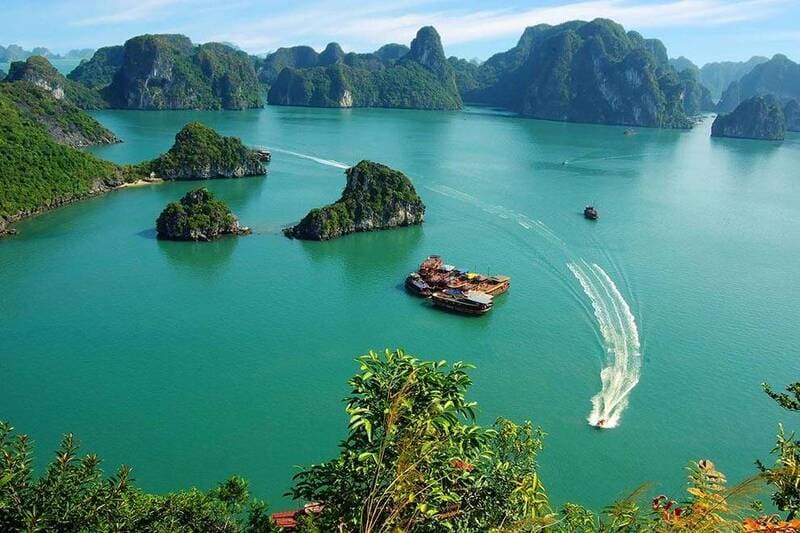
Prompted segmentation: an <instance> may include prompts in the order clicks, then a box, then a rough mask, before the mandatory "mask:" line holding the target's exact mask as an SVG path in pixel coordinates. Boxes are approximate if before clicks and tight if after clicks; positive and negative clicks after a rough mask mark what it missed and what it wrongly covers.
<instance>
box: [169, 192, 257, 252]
mask: <svg viewBox="0 0 800 533" xmlns="http://www.w3.org/2000/svg"><path fill="white" fill-rule="evenodd" d="M156 231H157V233H158V238H159V239H168V240H173V241H211V240H214V239H217V238H219V237H222V236H223V235H246V234H248V233H250V230H249V229H248V228H245V227H242V226H240V225H239V220H238V219H237V218H236V217H235V216H234V215H233V213H231V210H230V208H229V207H228V206H227V205H225V203H224V202H223V201H221V200H218V199H216V198H214V195H213V194H212V193H210V192H209V191H208V189H196V190H194V191H189V192H187V193H186V195H184V197H183V198H181V199H180V201H178V202H172V203H171V204H169V205H167V207H166V208H164V211H162V212H161V214H160V215H159V217H158V219H157V220H156Z"/></svg>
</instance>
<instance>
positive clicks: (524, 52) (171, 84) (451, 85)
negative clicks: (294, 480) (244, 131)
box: [0, 19, 800, 128]
mask: <svg viewBox="0 0 800 533" xmlns="http://www.w3.org/2000/svg"><path fill="white" fill-rule="evenodd" d="M34 52H38V53H39V55H42V57H45V58H46V57H48V56H49V57H51V58H52V57H55V56H54V55H53V54H50V52H49V51H47V50H46V49H39V48H37V49H35V50H33V51H31V52H27V51H24V50H22V49H21V48H20V47H18V46H14V45H12V46H9V47H8V48H0V53H3V54H5V55H6V56H9V55H10V56H11V57H13V58H15V59H19V58H22V57H24V56H26V55H28V56H29V57H28V58H27V60H26V62H25V63H12V68H11V69H10V70H11V72H9V78H10V79H9V81H14V80H17V79H26V80H28V81H32V82H34V83H37V84H38V85H39V86H42V87H45V86H49V87H50V88H51V89H52V90H53V91H61V92H62V93H63V94H64V96H65V97H66V98H67V99H68V100H69V101H70V102H71V103H73V104H74V105H77V106H79V107H82V108H99V107H111V108H121V109H248V108H257V107H261V106H263V105H264V101H265V100H266V102H267V103H269V104H272V105H290V106H312V107H389V108H411V109H443V110H457V109H460V108H461V107H462V106H463V102H468V103H477V104H485V105H492V106H498V107H503V108H507V109H510V110H513V111H515V112H517V113H519V114H520V115H521V116H526V117H533V118H541V119H548V120H559V121H572V122H588V123H598V124H619V125H626V126H650V127H666V128H688V127H691V126H692V124H693V123H694V121H695V118H694V117H695V116H697V115H699V114H701V113H703V112H713V111H718V112H722V113H728V112H730V111H733V109H735V108H736V107H737V106H738V105H739V104H740V103H741V102H742V101H744V100H747V99H749V98H751V97H754V96H762V95H766V94H773V95H775V96H776V97H777V98H778V99H779V100H780V101H782V102H783V103H784V104H785V103H786V102H788V101H789V100H791V99H795V98H798V97H799V96H800V95H798V91H800V82H798V80H799V79H800V72H798V70H800V67H798V66H797V65H796V64H795V63H793V62H792V61H791V60H789V59H788V58H786V57H785V56H781V55H778V56H775V57H773V58H772V59H767V58H764V57H753V58H751V59H750V60H748V61H745V62H720V63H708V64H706V65H704V66H703V67H702V68H700V67H698V66H697V65H695V64H694V63H693V62H692V61H691V60H689V59H687V58H685V57H679V58H673V59H669V56H668V53H667V49H666V47H665V46H664V44H663V43H662V42H661V41H659V40H658V39H646V38H644V37H643V36H642V35H640V34H639V33H637V32H635V31H626V30H625V28H623V27H622V26H621V25H619V24H617V23H616V22H614V21H611V20H607V19H595V20H593V21H591V22H584V21H571V22H566V23H563V24H559V25H556V26H551V25H547V24H540V25H537V26H532V27H529V28H527V29H526V30H525V31H524V32H523V34H522V36H521V37H520V39H519V41H518V43H517V45H516V46H515V47H513V48H511V49H510V50H507V51H505V52H501V53H498V54H495V55H494V56H492V57H491V58H489V59H488V60H487V61H485V62H483V63H479V62H477V61H474V60H473V61H467V60H464V59H459V58H455V57H451V58H449V59H448V58H446V56H445V54H444V49H443V47H442V43H441V39H440V37H439V34H438V33H437V31H436V30H435V29H434V28H433V27H424V28H421V29H420V30H419V32H418V33H417V35H416V37H415V38H414V40H413V41H412V42H411V45H410V46H406V45H403V44H396V43H391V44H387V45H384V46H382V47H381V48H379V49H378V50H376V51H374V52H370V53H354V52H350V53H345V52H344V50H343V49H342V47H341V46H339V45H338V44H337V43H330V44H328V45H327V46H326V47H325V49H324V50H323V51H322V52H317V51H316V50H314V49H313V48H311V47H309V46H295V47H288V48H279V49H278V50H276V51H275V52H272V53H270V54H267V55H266V56H263V57H258V56H251V55H248V54H247V53H245V52H243V51H241V50H239V49H238V48H236V47H235V45H232V44H230V43H206V44H195V43H192V41H191V40H190V39H189V38H188V37H185V36H183V35H140V36H137V37H133V38H132V39H129V40H128V41H126V42H125V43H124V44H123V45H118V46H109V47H105V48H101V49H99V50H97V51H96V52H94V54H92V56H91V58H90V59H88V60H84V61H81V64H80V65H78V66H77V67H76V68H75V69H74V70H73V71H72V72H71V73H69V74H68V76H67V78H66V79H65V78H64V77H63V76H60V75H56V74H57V73H55V70H54V69H52V68H47V65H45V64H44V63H42V61H44V62H45V63H46V59H42V61H39V60H34V61H33V62H32V61H31V58H35V57H37V56H30V54H33V53H34ZM86 52H87V51H75V52H71V53H70V54H68V55H72V56H74V57H77V56H78V55H79V54H85V53H86ZM59 57H60V56H59ZM2 76H3V73H0V79H2ZM81 89H84V90H81ZM716 99H719V100H720V101H719V103H718V104H717V103H715V100H716Z"/></svg>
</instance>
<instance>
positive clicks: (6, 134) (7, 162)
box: [0, 81, 266, 235]
mask: <svg viewBox="0 0 800 533" xmlns="http://www.w3.org/2000/svg"><path fill="white" fill-rule="evenodd" d="M115 141H116V137H114V135H113V134H112V133H111V132H110V131H108V130H107V129H105V128H104V127H102V126H101V125H100V124H99V123H98V122H97V121H96V120H94V119H93V118H92V117H90V116H89V115H87V114H86V113H84V112H83V111H81V110H80V109H78V108H77V107H75V106H73V105H72V104H70V103H69V102H67V101H66V100H63V99H62V100H58V99H56V98H55V97H54V96H53V95H52V93H51V92H49V91H46V90H44V89H41V88H40V87H38V86H36V85H34V84H33V83H32V82H29V81H16V82H13V83H5V82H4V83H0V235H4V234H6V233H9V232H11V230H10V228H9V227H8V224H9V223H10V222H14V221H17V220H20V219H22V218H25V217H28V216H32V215H34V214H37V213H41V212H43V211H46V210H48V209H52V208H55V207H59V206H61V205H64V204H67V203H70V202H74V201H76V200H80V199H82V198H86V197H89V196H94V195H97V194H102V193H104V192H107V191H110V190H113V189H115V188H118V187H121V186H123V185H125V184H126V183H133V182H137V181H152V180H153V178H156V177H157V178H160V179H167V180H180V179H207V178H222V177H229V178H234V177H241V176H254V175H262V174H265V173H266V169H265V168H264V165H263V163H262V162H261V161H260V160H259V155H258V154H257V153H256V152H254V151H253V150H250V149H248V148H246V147H245V146H244V145H243V144H242V142H241V141H240V140H239V139H237V138H235V137H223V136H221V135H219V134H218V133H217V132H215V131H214V130H212V129H211V128H208V127H206V126H203V125H202V124H198V123H191V124H188V125H187V126H185V127H184V128H183V129H182V130H181V131H180V132H179V133H178V134H177V135H176V137H175V144H174V146H173V147H172V148H171V149H170V150H169V151H168V152H167V153H166V154H164V155H162V156H161V157H159V158H157V159H155V160H152V161H147V162H144V163H141V164H138V165H126V166H120V165H116V164H114V163H110V162H108V161H103V160H102V159H99V158H97V157H94V156H93V155H91V154H88V153H85V152H82V151H79V150H76V149H75V148H74V146H86V145H88V144H96V143H104V142H115Z"/></svg>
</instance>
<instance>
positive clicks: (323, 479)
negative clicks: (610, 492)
mask: <svg viewBox="0 0 800 533" xmlns="http://www.w3.org/2000/svg"><path fill="white" fill-rule="evenodd" d="M358 363H359V366H360V371H359V373H358V374H356V375H355V376H354V377H353V378H352V379H351V380H350V386H351V388H352V391H351V394H350V396H349V397H348V398H347V403H346V408H345V409H346V412H347V414H348V416H349V417H350V421H349V425H348V435H347V438H346V439H345V440H344V441H343V442H342V443H341V444H340V446H339V455H338V456H337V457H335V458H334V459H332V460H330V461H327V462H325V463H322V464H319V465H314V466H311V467H309V468H306V469H305V470H303V471H301V472H300V473H299V474H297V476H296V480H295V486H294V488H293V489H292V491H291V494H292V495H293V496H294V497H295V498H299V499H303V500H309V501H311V500H313V501H318V502H321V503H322V506H321V511H320V512H318V513H310V514H298V515H296V517H297V522H298V523H297V528H296V530H297V531H301V532H306V533H310V532H319V531H326V532H327V531H339V532H356V531H358V532H378V531H386V532H400V531H423V532H431V531H460V532H484V531H490V532H499V531H504V532H505V531H515V532H534V531H546V532H585V533H595V532H596V533H601V532H602V533H606V532H608V533H611V532H652V533H684V532H685V533H689V532H718V531H720V532H740V531H741V532H770V533H792V532H797V531H800V519H798V518H797V513H798V505H799V504H800V491H799V490H798V489H799V488H800V469H799V468H798V465H799V464H800V460H799V459H800V456H799V455H798V450H800V446H798V443H797V441H796V440H795V439H794V436H793V435H788V436H787V435H786V434H785V433H784V432H783V430H782V429H781V434H780V435H779V438H778V445H777V446H776V448H775V450H774V452H775V454H776V455H777V460H776V463H775V465H773V466H772V467H766V466H764V465H761V464H760V463H759V466H760V469H761V473H760V474H756V475H754V476H753V477H751V478H749V479H746V480H744V481H743V482H741V483H739V484H736V485H732V486H731V485H729V484H728V481H727V479H726V477H725V475H724V474H723V473H722V472H720V471H718V470H717V468H716V466H715V465H714V463H712V462H711V461H708V460H701V461H697V462H693V463H691V464H690V465H689V467H688V468H687V480H688V483H687V488H686V493H685V494H684V495H683V496H682V497H680V496H678V497H675V498H673V497H671V496H670V495H666V494H662V495H656V496H655V497H653V496H652V495H651V496H647V493H648V486H647V485H643V486H642V487H639V488H638V489H636V490H635V491H633V492H632V493H631V494H630V495H629V496H628V497H626V498H623V499H622V500H620V501H618V502H616V503H614V504H612V505H610V506H608V507H606V508H605V509H603V511H602V512H601V513H594V512H592V511H590V510H587V509H585V508H583V507H581V506H579V505H575V504H567V505H565V506H564V507H563V508H562V509H561V510H555V509H553V508H552V507H551V505H550V502H549V499H548V497H547V492H546V491H545V488H544V485H543V483H542V480H541V479H540V477H539V475H538V465H537V456H538V454H539V452H540V451H541V450H542V441H543V436H544V434H543V433H542V431H541V430H540V429H538V428H536V427H534V426H533V425H532V424H531V423H530V422H524V423H521V424H517V423H514V422H511V421H509V420H505V419H502V418H500V419H498V420H497V421H496V422H495V424H494V425H492V426H491V427H482V426H480V425H478V424H477V423H476V421H475V409H476V408H477V406H476V404H475V403H474V402H471V401H469V400H467V398H466V393H467V391H468V389H469V386H470V385H471V383H472V381H471V379H470V377H469V375H468V370H469V369H470V368H471V367H470V366H469V365H465V364H463V363H455V364H453V365H451V366H448V365H447V364H446V363H445V362H444V361H439V362H432V361H421V360H418V359H416V358H415V357H413V356H411V355H408V354H405V353H404V352H403V351H402V350H398V351H389V350H387V351H385V352H383V353H381V354H378V353H374V352H370V353H368V354H366V355H364V356H362V357H360V358H358ZM764 387H765V390H766V392H767V394H768V395H769V396H770V397H772V398H774V399H775V400H776V401H777V402H778V403H779V405H781V406H783V407H785V408H786V409H788V410H790V411H794V412H796V411H800V383H795V384H792V385H790V386H789V387H787V389H786V391H787V392H786V393H777V392H774V391H773V390H772V389H771V388H770V387H769V386H768V385H765V386H764ZM31 463H32V457H31V450H30V442H29V440H28V439H27V437H25V436H24V435H19V436H16V437H15V436H14V435H13V434H12V428H11V427H10V426H8V424H5V423H0V531H222V532H228V531H231V532H265V531H274V530H275V526H274V525H273V524H272V523H271V521H270V517H269V516H268V514H267V512H266V506H265V505H264V503H263V502H259V501H256V500H251V499H250V498H249V496H248V487H247V482H246V481H244V480H243V479H242V478H239V477H236V476H233V477H231V478H230V479H228V480H227V481H225V482H224V483H222V484H220V485H219V486H218V487H217V488H215V489H213V490H210V491H201V490H197V489H190V490H188V491H181V492H176V493H172V494H167V495H165V496H160V495H153V494H147V493H144V492H142V491H141V490H139V489H137V488H135V486H134V485H133V482H132V480H131V475H130V469H129V468H127V467H121V468H120V469H119V471H118V472H117V473H116V474H115V475H113V476H111V477H109V478H104V477H103V475H102V473H101V471H100V469H99V464H100V461H99V459H98V458H97V457H96V456H94V455H87V456H85V457H82V458H79V457H78V455H77V445H76V444H75V441H74V439H73V437H72V436H71V435H67V436H66V437H65V438H64V441H63V442H62V445H61V448H60V449H59V450H58V452H57V454H56V458H55V460H54V461H53V462H52V463H51V464H49V465H48V466H47V467H46V468H45V469H44V472H43V474H42V475H41V476H40V477H38V478H36V477H35V476H34V473H33V472H32V468H31ZM556 481H557V480H556ZM765 482H766V483H767V484H768V485H769V486H771V487H772V488H773V490H774V493H773V495H772V499H773V502H774V504H775V505H776V506H777V507H778V508H779V509H780V510H781V511H782V512H785V513H786V515H785V516H778V515H765V514H764V512H763V510H762V507H761V505H760V503H759V502H758V500H757V499H756V498H757V496H758V495H759V493H760V491H762V490H763V488H764V486H765V485H764V483H765ZM314 507H315V508H317V509H319V507H320V506H314Z"/></svg>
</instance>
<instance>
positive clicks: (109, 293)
mask: <svg viewBox="0 0 800 533" xmlns="http://www.w3.org/2000/svg"><path fill="white" fill-rule="evenodd" d="M96 116H97V118H98V119H99V120H100V121H101V122H102V123H103V124H105V125H106V126H108V127H109V128H111V129H112V130H113V131H114V132H116V133H117V134H118V135H119V136H120V137H121V138H123V139H124V140H125V142H124V143H123V144H120V145H116V146H110V147H101V148H97V149H95V150H94V152H95V153H96V154H97V155H99V156H101V157H105V158H108V159H111V160H114V161H117V162H120V163H128V162H138V161H141V160H143V159H148V158H152V157H154V156H156V155H157V154H159V153H160V152H162V151H164V150H166V149H168V148H169V146H170V145H171V143H172V139H173V136H174V135H175V133H176V132H177V131H178V130H179V129H180V128H181V127H182V126H183V125H184V124H185V123H187V122H189V121H191V120H199V121H202V122H204V123H206V124H208V125H209V126H212V127H214V128H217V129H218V130H219V131H220V132H222V133H224V134H228V135H237V136H240V137H241V138H242V139H243V140H244V141H245V142H247V143H250V144H253V145H263V146H267V147H270V148H272V149H273V156H274V157H273V162H272V163H271V165H270V173H269V175H268V176H267V177H258V178H247V179H240V180H227V181H225V180H219V181H211V182H204V183H202V185H203V186H206V187H208V188H209V189H211V190H212V191H213V192H214V193H215V194H217V195H218V196H219V197H220V198H222V199H223V200H224V201H226V202H227V203H228V204H229V205H230V206H231V207H232V209H233V211H234V212H235V213H236V214H238V215H239V217H240V219H241V220H242V222H243V223H244V224H246V225H248V226H250V227H251V228H253V230H254V235H252V236H249V237H244V238H239V239H225V240H221V241H218V242H215V243H209V244H188V243H172V242H161V241H158V240H156V239H155V234H154V221H155V219H156V217H157V216H158V214H159V212H160V211H161V209H162V208H163V207H164V206H165V205H166V204H167V203H168V202H170V201H174V200H177V199H178V198H179V197H180V196H181V195H183V193H184V192H185V191H187V190H188V189H190V188H192V187H195V186H197V185H198V184H197V183H171V184H164V185H155V186H147V187H139V188H131V189H127V190H122V191H117V192H114V193H111V194H108V195H106V196H104V197H101V198H96V199H92V200H89V201H85V202H82V203H79V204H75V205H72V206H69V207H66V208H63V209H59V210H57V211H54V212H51V213H48V214H45V215H43V216H40V217H37V218H34V219H31V220H27V221H24V222H22V223H20V224H18V226H17V227H18V229H19V231H20V235H19V236H17V237H15V238H12V239H8V240H5V241H3V242H2V243H0V279H2V281H3V290H2V298H0V316H2V320H0V374H1V375H2V382H0V383H2V385H1V386H0V417H2V418H3V419H7V420H10V421H11V422H12V423H13V424H14V425H15V426H16V427H17V428H18V429H19V430H21V431H25V432H28V433H29V434H31V436H32V437H33V438H34V440H35V445H36V449H37V454H38V455H37V465H39V466H41V465H42V464H43V462H44V459H45V457H48V458H49V457H50V456H51V452H52V450H53V449H54V448H55V447H56V445H57V443H58V441H59V439H60V436H61V435H62V434H63V433H65V432H67V431H72V432H75V433H76V434H77V435H78V436H79V438H80V440H81V441H82V442H83V444H84V446H85V449H86V450H91V451H94V452H97V453H98V454H100V455H101V457H103V459H104V460H105V466H106V469H107V470H109V471H110V470H112V469H114V468H116V465H118V464H120V463H123V462H124V463H129V464H131V465H132V466H133V467H134V473H135V477H136V479H137V480H138V482H139V484H140V485H141V486H143V487H144V488H145V489H148V490H152V491H159V492H165V491H169V490H173V489H178V488H181V487H186V486H190V485H196V486H199V487H203V488H208V487H212V486H213V485H214V484H215V483H216V482H217V481H221V480H223V479H224V478H225V477H226V476H228V475H230V474H233V473H236V474H240V475H243V476H245V477H247V478H248V479H250V481H251V484H252V489H253V491H254V492H255V493H256V495H258V496H260V497H264V498H267V499H269V500H270V501H272V502H273V503H274V504H276V507H285V506H286V505H288V501H287V499H286V498H285V497H283V496H282V494H283V493H284V492H285V491H286V490H287V489H288V488H289V487H290V485H291V476H292V475H293V473H294V472H295V471H296V469H295V465H304V464H309V463H312V462H319V461H322V460H324V459H326V458H330V457H332V456H333V455H334V454H335V453H336V445H337V443H338V441H339V439H341V438H342V437H343V436H344V435H345V427H346V424H347V417H346V416H345V414H344V411H343V404H342V402H341V399H342V398H343V397H344V396H346V394H347V393H348V387H347V385H346V380H347V378H348V377H349V376H351V375H352V374H354V373H355V372H356V370H357V366H356V365H355V364H354V362H353V359H354V358H355V357H356V356H358V355H360V354H362V353H364V352H366V351H367V350H369V349H383V348H384V347H403V348H405V349H406V350H407V351H409V352H412V353H414V354H416V355H418V356H419V357H422V358H426V359H437V360H438V359H447V360H449V361H456V360H464V361H468V362H470V363H473V364H475V365H476V367H477V368H476V369H475V370H474V371H473V377H474V381H475V384H474V386H473V388H472V390H471V393H470V396H471V397H472V398H473V399H475V400H477V401H478V402H479V403H480V406H481V410H480V414H479V417H480V421H481V422H482V423H486V424H490V423H491V422H492V421H493V420H494V419H495V418H496V417H497V416H501V415H502V416H506V417H509V418H512V419H515V420H524V419H531V420H533V421H534V422H535V423H536V424H539V425H541V426H542V427H543V428H544V429H545V431H546V432H547V437H546V441H545V451H544V452H543V453H542V455H541V457H540V462H541V468H542V471H543V475H544V480H545V483H546V485H547V487H548V489H549V491H550V493H551V495H552V497H553V499H554V500H555V502H556V503H562V502H564V501H566V500H571V501H577V502H580V503H583V504H586V505H590V506H594V507H600V506H602V505H604V504H606V503H608V502H610V501H611V500H613V499H614V498H615V497H618V496H620V495H623V494H625V493H626V491H629V490H631V489H633V488H635V487H637V486H638V485H639V484H640V483H642V482H645V481H649V480H657V481H659V482H660V485H659V488H658V489H654V490H661V491H668V492H671V493H672V494H673V495H674V496H682V490H683V487H684V481H685V471H684V466H685V465H686V463H687V462H688V461H689V460H691V459H700V458H711V459H713V460H714V461H716V462H717V464H718V466H719V467H720V469H722V470H723V471H725V472H726V473H727V474H728V476H729V477H730V478H731V479H732V480H737V479H741V478H743V477H746V476H748V475H750V474H752V473H753V472H754V467H753V461H754V460H755V459H757V458H762V459H763V458H765V457H766V456H767V453H768V452H769V450H770V448H771V446H772V444H773V434H774V432H775V431H776V429H777V424H778V422H779V421H781V420H785V421H786V422H790V427H791V423H792V422H794V421H792V420H791V419H789V418H788V417H787V416H786V415H784V414H783V413H782V412H781V411H780V410H779V409H778V408H777V407H775V406H774V405H773V403H772V402H771V401H770V400H769V399H767V398H766V397H765V396H764V394H763V393H762V392H761V390H760V385H759V384H760V383H761V382H762V381H765V380H768V381H770V382H771V383H773V384H774V385H776V386H777V385H781V386H782V385H784V384H786V383H788V382H789V381H794V380H796V379H797V378H798V377H799V376H800V356H799V354H800V350H798V346H800V327H799V326H800V323H799V322H798V317H799V316H800V299H799V298H798V296H800V294H799V293H798V289H797V280H798V277H799V276H800V261H798V260H799V259H800V230H798V227H800V174H799V173H798V169H800V136H797V135H791V136H790V137H789V139H787V140H786V141H785V142H783V143H777V144H775V143H770V142H753V141H737V140H718V139H710V138H709V130H710V127H711V121H710V119H706V120H705V121H704V122H703V123H702V124H700V125H699V126H698V127H696V128H695V129H694V130H692V131H688V132H680V131H666V130H655V129H653V130H651V129H639V130H637V134H636V135H632V136H626V135H623V130H624V129H623V128H618V127H609V126H593V125H578V124H562V123H554V122H543V121H534V120H524V119H518V118H515V117H512V116H507V115H503V114H500V113H495V112H491V111H488V110H484V109H477V108H471V109H467V110H466V111H464V112H461V113H442V112H421V111H419V112H418V111H391V110H324V109H301V108H280V107H270V108H267V109H264V110H257V111H248V112H207V113H203V112H121V111H107V112H98V113H96ZM361 159H372V160H375V161H379V162H382V163H386V164H388V165H390V166H392V167H395V168H398V169H400V170H402V171H403V172H405V173H406V174H407V175H408V176H409V177H411V179H412V180H413V181H414V183H415V185H416V187H417V190H418V191H419V193H420V194H421V195H422V197H423V200H424V201H425V203H426V204H427V206H428V211H427V221H426V223H425V224H424V225H423V226H421V227H415V228H406V229H399V230H393V231H386V232H378V233H372V234H361V235H355V236H350V237H346V238H343V239H340V240H337V241H334V242H327V243H309V242H300V241H292V240H289V239H286V238H285V237H283V236H282V235H281V233H280V229H281V228H282V227H283V226H285V225H288V224H290V223H292V222H296V221H297V220H299V219H300V218H301V217H302V216H303V215H304V214H305V213H306V212H307V211H308V210H309V209H310V208H312V207H314V206H319V205H322V204H324V203H327V202H330V201H332V200H335V199H336V198H338V195H339V193H340V191H341V189H342V187H343V185H344V179H345V177H344V174H343V170H342V167H345V166H347V165H351V164H354V163H356V162H358V161H359V160H361ZM565 162H566V164H564V163H565ZM587 203H594V204H595V205H596V206H597V207H598V209H599V211H600V220H599V221H598V222H596V223H591V222H589V221H586V220H584V219H583V217H582V216H581V211H582V209H583V207H584V206H585V205H586V204H587ZM433 253H438V254H442V255H444V256H445V259H446V261H447V262H450V263H453V264H455V265H457V266H460V267H463V268H469V269H475V270H477V271H482V272H486V271H488V272H491V273H502V274H507V275H510V276H511V277H512V288H511V291H510V292H509V293H508V294H506V295H504V296H502V297H499V298H498V300H497V302H496V305H495V309H494V310H493V311H492V312H491V313H490V314H489V315H486V316H484V317H482V318H477V319H475V318H464V317H460V316H454V315H450V314H445V313H442V312H439V311H436V310H433V309H430V308H429V307H428V306H427V305H426V304H425V303H424V302H423V301H422V300H419V299H416V298H413V297H410V296H409V295H407V294H406V293H405V292H404V290H403V288H402V282H403V278H404V277H405V275H406V274H407V273H408V272H409V271H410V270H413V269H414V268H415V267H416V265H417V264H418V263H419V262H420V261H421V260H422V259H424V257H425V256H426V255H428V254H433ZM601 372H602V375H603V376H604V382H605V388H604V386H603V382H602V381H601ZM637 378H638V383H637ZM601 391H602V392H601ZM598 393H600V396H597V397H596V395H598ZM595 397H596V398H595ZM592 398H595V400H596V403H597V409H595V408H593V404H592ZM626 403H627V406H626ZM591 415H594V417H595V418H598V417H599V418H603V417H607V418H609V419H612V418H613V422H615V423H616V424H617V426H616V427H615V428H614V429H609V430H606V431H598V430H596V429H593V428H592V427H590V426H589V424H588V423H587V417H590V416H591Z"/></svg>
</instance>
